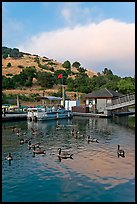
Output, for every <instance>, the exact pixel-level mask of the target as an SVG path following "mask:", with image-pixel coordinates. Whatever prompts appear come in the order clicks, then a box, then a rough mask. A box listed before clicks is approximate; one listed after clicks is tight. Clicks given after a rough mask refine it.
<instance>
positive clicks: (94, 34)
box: [18, 13, 135, 76]
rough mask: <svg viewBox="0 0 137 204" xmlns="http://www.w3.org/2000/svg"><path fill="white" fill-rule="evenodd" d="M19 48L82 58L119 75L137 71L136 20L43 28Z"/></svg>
mask: <svg viewBox="0 0 137 204" xmlns="http://www.w3.org/2000/svg"><path fill="white" fill-rule="evenodd" d="M65 15H66V16H67V15H69V14H67V13H66V14H65ZM18 48H19V49H21V50H22V51H26V52H29V53H32V54H34V53H35V54H38V55H40V56H47V57H49V58H53V59H56V60H58V61H60V62H64V61H65V60H69V61H70V62H71V63H73V62H74V61H79V62H80V63H81V65H82V66H83V67H85V68H87V69H91V70H94V71H96V72H101V71H102V70H103V69H104V67H109V68H110V69H111V70H112V71H113V73H114V74H116V75H119V76H129V75H131V76H134V73H135V62H134V61H135V24H127V23H124V22H118V21H115V20H113V19H108V20H104V21H102V22H100V23H90V24H87V25H85V26H84V25H83V26H82V25H77V26H75V27H73V28H64V29H61V30H57V31H53V32H43V33H40V34H39V35H36V36H33V37H32V38H31V39H30V40H29V41H28V42H25V43H24V44H21V45H18Z"/></svg>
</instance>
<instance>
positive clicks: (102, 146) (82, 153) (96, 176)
mask: <svg viewBox="0 0 137 204" xmlns="http://www.w3.org/2000/svg"><path fill="white" fill-rule="evenodd" d="M57 125H59V126H60V127H61V128H60V129H56V127H57ZM12 126H16V127H17V128H21V132H22V133H23V132H26V135H22V137H25V138H30V137H32V141H33V142H34V143H36V142H39V143H40V144H41V146H42V148H43V149H45V150H46V154H45V155H44V156H42V155H36V156H35V157H33V152H32V149H28V144H27V143H24V144H20V143H19V138H18V137H17V135H16V133H15V132H13V131H12ZM2 127H3V129H2V134H3V136H2V152H3V154H2V161H3V178H5V173H4V171H5V170H6V171H7V164H6V163H5V160H4V158H5V155H7V153H8V152H11V153H12V155H14V160H13V163H12V166H13V168H14V170H16V174H14V176H15V177H17V175H18V173H19V172H20V174H21V173H23V174H24V175H25V176H27V175H28V174H30V173H29V172H31V175H37V177H38V178H39V179H41V178H45V179H46V180H50V179H51V178H52V179H53V180H54V177H58V178H60V179H61V178H66V179H69V181H70V183H69V182H68V187H66V188H65V189H66V192H67V191H68V194H69V192H71V190H72V189H71V188H70V186H71V185H72V183H74V182H73V179H72V173H71V172H75V173H77V175H79V176H80V177H82V176H85V177H86V178H88V179H89V180H90V181H94V182H95V183H98V184H100V185H104V188H105V189H106V190H108V189H113V188H114V187H116V186H119V185H120V184H125V183H128V182H129V181H130V180H134V178H135V132H134V130H132V129H128V128H126V126H121V125H119V124H116V123H114V122H113V121H112V119H106V118H85V117H74V118H73V119H71V120H70V119H67V120H59V121H43V122H37V123H36V122H26V121H24V122H23V121H22V122H13V123H6V124H4V125H3V126H2ZM73 128H74V129H76V130H78V131H79V135H81V136H79V137H75V136H74V135H73V134H72V130H73ZM32 129H33V130H37V132H38V133H40V132H42V134H32ZM87 135H90V136H91V137H94V138H96V139H98V141H99V143H96V142H89V143H88V141H87ZM118 144H120V145H121V147H122V149H124V151H125V154H126V157H125V158H123V157H118V155H117V145H118ZM58 148H62V150H66V151H68V152H71V153H73V159H70V158H67V159H62V158H59V157H58ZM5 179H6V178H5ZM32 179H33V182H34V178H32ZM35 179H36V178H35ZM13 180H14V179H13ZM77 181H78V180H77ZM22 182H23V180H22ZM62 182H64V181H62ZM41 185H44V184H41ZM80 185H84V186H82V187H84V188H85V186H86V185H88V186H89V184H88V183H85V182H84V184H81V182H80V181H79V186H80ZM63 186H64V185H63V183H62V185H61V188H62V190H65V189H64V187H63ZM43 187H44V186H43ZM52 188H53V187H52ZM76 188H78V183H76V184H75V186H74V189H76ZM89 189H90V188H89ZM28 191H29V190H28ZM83 191H84V190H83ZM71 193H72V192H71ZM81 193H82V192H79V194H81ZM79 196H80V195H79ZM83 196H84V195H83ZM98 196H100V195H98ZM77 200H78V199H77Z"/></svg>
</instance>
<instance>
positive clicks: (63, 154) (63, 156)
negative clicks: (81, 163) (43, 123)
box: [57, 148, 73, 159]
mask: <svg viewBox="0 0 137 204" xmlns="http://www.w3.org/2000/svg"><path fill="white" fill-rule="evenodd" d="M58 150H59V152H58V154H57V156H58V157H59V158H60V159H67V158H70V159H73V157H72V156H73V154H70V153H68V152H65V151H63V152H62V150H61V148H58Z"/></svg>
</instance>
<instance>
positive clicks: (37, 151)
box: [33, 146, 46, 156]
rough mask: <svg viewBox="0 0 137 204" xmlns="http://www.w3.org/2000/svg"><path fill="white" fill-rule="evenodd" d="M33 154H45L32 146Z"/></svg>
mask: <svg viewBox="0 0 137 204" xmlns="http://www.w3.org/2000/svg"><path fill="white" fill-rule="evenodd" d="M33 153H34V156H35V154H46V151H45V150H42V149H36V147H35V146H34V147H33Z"/></svg>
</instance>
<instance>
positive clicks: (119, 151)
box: [117, 144, 125, 157]
mask: <svg viewBox="0 0 137 204" xmlns="http://www.w3.org/2000/svg"><path fill="white" fill-rule="evenodd" d="M117 155H118V157H119V156H121V157H125V151H124V150H123V149H120V145H119V144H118V150H117Z"/></svg>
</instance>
